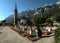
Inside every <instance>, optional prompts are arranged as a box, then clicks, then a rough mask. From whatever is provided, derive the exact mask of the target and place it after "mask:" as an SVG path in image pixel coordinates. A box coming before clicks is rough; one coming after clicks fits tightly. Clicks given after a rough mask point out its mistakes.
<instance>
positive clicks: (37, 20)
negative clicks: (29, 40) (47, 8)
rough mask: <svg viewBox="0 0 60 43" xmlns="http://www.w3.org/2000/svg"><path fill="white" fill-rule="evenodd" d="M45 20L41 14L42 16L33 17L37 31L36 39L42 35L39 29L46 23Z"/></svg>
mask: <svg viewBox="0 0 60 43" xmlns="http://www.w3.org/2000/svg"><path fill="white" fill-rule="evenodd" d="M47 18H48V16H47V15H46V14H42V15H40V14H38V15H35V16H34V18H33V23H34V25H35V26H36V27H37V30H38V37H41V35H42V31H41V29H40V27H43V25H42V24H43V23H45V22H46V19H47Z"/></svg>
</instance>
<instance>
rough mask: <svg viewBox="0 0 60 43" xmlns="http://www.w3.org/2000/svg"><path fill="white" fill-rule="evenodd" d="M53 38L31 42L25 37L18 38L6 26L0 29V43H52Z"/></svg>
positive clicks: (16, 34)
mask: <svg viewBox="0 0 60 43" xmlns="http://www.w3.org/2000/svg"><path fill="white" fill-rule="evenodd" d="M53 41H54V39H53V36H51V37H44V38H42V39H40V40H38V41H35V42H31V41H30V40H28V39H27V38H25V37H22V36H20V35H19V34H18V33H16V32H15V31H13V30H11V29H10V28H9V27H8V26H6V27H0V43H53Z"/></svg>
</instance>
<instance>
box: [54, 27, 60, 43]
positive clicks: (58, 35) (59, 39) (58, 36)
mask: <svg viewBox="0 0 60 43" xmlns="http://www.w3.org/2000/svg"><path fill="white" fill-rule="evenodd" d="M54 39H55V43H60V27H58V28H57V29H56V30H55V32H54Z"/></svg>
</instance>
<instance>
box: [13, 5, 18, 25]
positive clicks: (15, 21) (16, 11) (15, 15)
mask: <svg viewBox="0 0 60 43" xmlns="http://www.w3.org/2000/svg"><path fill="white" fill-rule="evenodd" d="M17 20H18V10H17V5H16V4H15V9H14V25H17Z"/></svg>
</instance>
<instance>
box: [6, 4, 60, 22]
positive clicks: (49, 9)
mask: <svg viewBox="0 0 60 43" xmlns="http://www.w3.org/2000/svg"><path fill="white" fill-rule="evenodd" d="M59 5H60V4H54V5H47V6H44V7H42V8H37V9H35V10H26V11H22V12H21V13H18V18H19V19H20V18H22V17H28V18H32V17H33V16H34V15H36V14H40V15H41V14H43V13H46V14H49V16H51V15H52V16H51V17H53V16H54V17H55V16H56V15H59V14H60V6H59ZM13 19H14V15H10V16H8V17H7V18H6V19H5V20H6V21H8V22H13Z"/></svg>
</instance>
